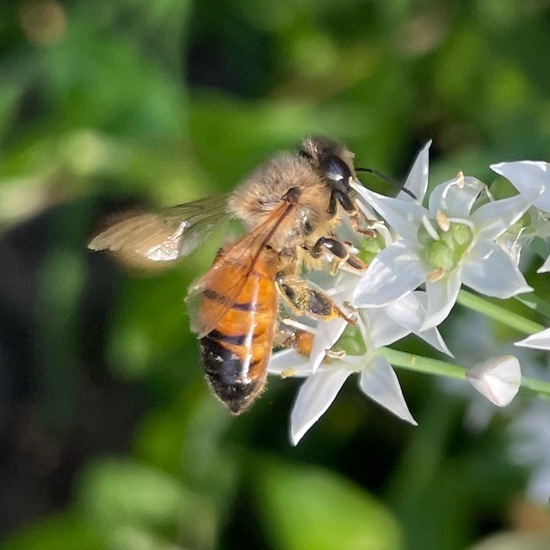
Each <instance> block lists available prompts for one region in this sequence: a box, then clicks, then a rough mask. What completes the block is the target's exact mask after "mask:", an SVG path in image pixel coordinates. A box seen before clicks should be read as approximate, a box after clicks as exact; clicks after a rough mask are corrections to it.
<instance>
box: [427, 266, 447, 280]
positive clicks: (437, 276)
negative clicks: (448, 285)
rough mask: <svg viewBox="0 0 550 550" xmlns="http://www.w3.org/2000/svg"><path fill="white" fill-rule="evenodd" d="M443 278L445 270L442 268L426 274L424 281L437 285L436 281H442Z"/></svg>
mask: <svg viewBox="0 0 550 550" xmlns="http://www.w3.org/2000/svg"><path fill="white" fill-rule="evenodd" d="M444 276H445V270H444V269H443V268H442V267H439V268H437V269H436V270H435V271H432V272H431V273H428V276H427V277H426V281H427V282H428V283H437V281H439V280H441V279H443V277H444Z"/></svg>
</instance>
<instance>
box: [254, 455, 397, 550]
mask: <svg viewBox="0 0 550 550" xmlns="http://www.w3.org/2000/svg"><path fill="white" fill-rule="evenodd" d="M256 471H257V472H260V475H259V476H258V477H257V479H256V481H255V483H256V491H257V496H258V503H257V508H258V510H260V511H261V513H262V514H263V518H262V519H263V523H264V529H265V532H266V533H267V536H269V537H270V539H272V541H270V542H273V545H274V547H275V548H284V549H286V550H292V549H296V550H298V549H303V548H315V550H325V549H326V550H333V549H334V548H338V549H340V550H353V549H358V550H359V549H360V550H370V549H372V550H397V549H400V548H402V547H403V545H402V540H401V533H400V527H399V525H398V524H397V522H396V521H395V519H394V518H393V516H392V515H391V514H390V512H389V511H388V510H386V509H385V508H384V507H383V506H382V504H381V503H380V502H378V501H377V500H376V499H375V498H374V497H373V496H371V495H370V494H369V493H367V492H366V491H364V490H362V489H361V488H360V487H358V486H356V485H354V484H352V483H351V482H350V481H348V480H346V479H344V478H342V477H339V476H337V475H334V474H332V473H330V472H329V471H326V470H322V469H320V468H315V467H307V466H296V465H291V464H281V463H275V462H267V463H262V464H261V465H260V466H259V467H257V468H256Z"/></svg>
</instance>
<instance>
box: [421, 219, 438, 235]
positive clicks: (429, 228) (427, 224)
mask: <svg viewBox="0 0 550 550" xmlns="http://www.w3.org/2000/svg"><path fill="white" fill-rule="evenodd" d="M422 225H423V226H424V229H426V231H427V232H428V235H429V236H430V237H431V238H432V239H433V240H434V241H439V235H438V234H437V230H436V229H435V227H434V226H433V225H432V222H431V221H430V219H429V218H428V216H426V214H424V215H423V216H422Z"/></svg>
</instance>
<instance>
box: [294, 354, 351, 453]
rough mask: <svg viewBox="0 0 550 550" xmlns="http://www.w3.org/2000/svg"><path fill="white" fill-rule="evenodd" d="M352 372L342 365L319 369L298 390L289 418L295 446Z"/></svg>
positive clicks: (328, 405)
mask: <svg viewBox="0 0 550 550" xmlns="http://www.w3.org/2000/svg"><path fill="white" fill-rule="evenodd" d="M352 372H353V371H352V370H350V369H349V368H347V367H345V366H344V365H343V364H341V366H340V365H338V366H337V365H336V364H334V365H331V366H330V367H324V368H322V369H319V370H318V371H317V372H316V373H315V374H313V375H311V376H310V377H309V378H308V379H307V380H306V381H305V382H304V383H303V384H302V387H301V388H300V391H299V392H298V396H297V398H296V402H295V403H294V408H293V409H292V414H291V416H290V439H291V441H292V444H293V445H297V444H298V441H300V439H302V437H303V436H304V434H305V433H306V432H307V431H308V430H309V428H311V426H313V424H315V422H317V420H319V418H320V417H321V416H322V414H323V413H324V412H325V411H326V410H327V409H328V408H329V407H330V405H331V403H332V402H333V401H334V398H335V397H336V395H337V394H338V392H339V391H340V388H341V387H342V385H343V384H344V382H345V381H346V379H347V378H348V376H349V375H350V374H351V373H352Z"/></svg>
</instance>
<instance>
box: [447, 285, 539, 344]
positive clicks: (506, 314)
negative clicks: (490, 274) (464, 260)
mask: <svg viewBox="0 0 550 550" xmlns="http://www.w3.org/2000/svg"><path fill="white" fill-rule="evenodd" d="M457 302H458V303H459V304H461V305H463V306H464V307H467V308H468V309H472V310H474V311H477V312H479V313H483V314H484V315H486V316H487V317H490V318H491V319H494V320H495V321H498V322H499V323H502V324H503V325H506V326H508V327H510V328H513V329H515V330H517V331H519V332H522V333H523V334H534V333H535V332H540V331H541V330H542V329H543V328H544V327H543V326H542V325H540V324H539V323H535V321H531V319H526V318H525V317H523V316H522V315H519V314H517V313H514V312H513V311H510V310H508V309H506V308H504V307H502V306H498V305H496V304H493V303H492V302H489V301H488V300H486V299H485V298H482V297H481V296H476V295H475V294H472V293H471V292H468V291H467V290H463V289H462V290H460V292H459V293H458V300H457Z"/></svg>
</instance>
